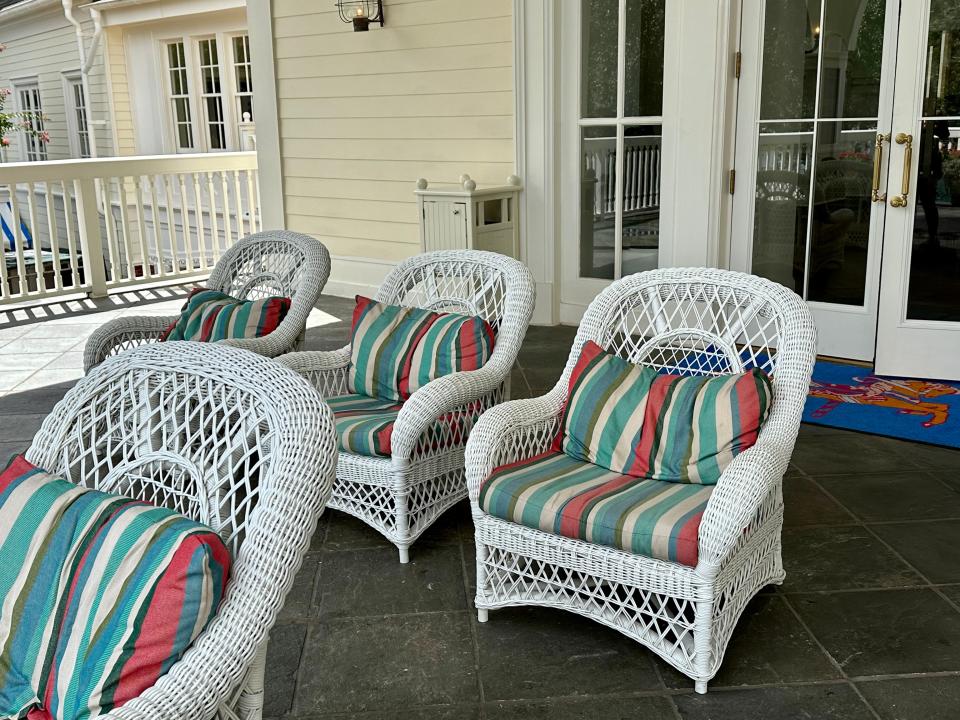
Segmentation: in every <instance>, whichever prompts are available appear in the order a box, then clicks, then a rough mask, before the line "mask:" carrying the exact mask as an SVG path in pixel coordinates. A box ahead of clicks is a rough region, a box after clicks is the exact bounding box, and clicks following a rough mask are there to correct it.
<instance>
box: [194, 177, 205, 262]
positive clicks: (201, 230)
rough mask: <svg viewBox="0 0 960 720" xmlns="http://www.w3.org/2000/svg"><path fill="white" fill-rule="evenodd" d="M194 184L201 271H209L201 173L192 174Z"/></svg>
mask: <svg viewBox="0 0 960 720" xmlns="http://www.w3.org/2000/svg"><path fill="white" fill-rule="evenodd" d="M190 180H191V181H192V182H193V212H194V217H195V218H196V219H197V223H196V230H197V252H198V253H199V254H200V269H201V270H206V269H207V242H206V236H207V231H206V228H205V227H204V224H203V200H202V198H201V197H200V173H190Z"/></svg>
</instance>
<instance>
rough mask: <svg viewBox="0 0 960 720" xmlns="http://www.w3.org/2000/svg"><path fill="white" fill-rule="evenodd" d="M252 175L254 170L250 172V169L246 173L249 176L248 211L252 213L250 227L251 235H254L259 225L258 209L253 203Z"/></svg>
mask: <svg viewBox="0 0 960 720" xmlns="http://www.w3.org/2000/svg"><path fill="white" fill-rule="evenodd" d="M252 173H253V171H252V170H249V169H248V170H247V171H246V174H247V211H248V212H249V213H250V222H249V227H250V233H251V234H253V233H255V232H256V231H257V227H256V223H257V217H256V209H255V207H254V202H253V177H252Z"/></svg>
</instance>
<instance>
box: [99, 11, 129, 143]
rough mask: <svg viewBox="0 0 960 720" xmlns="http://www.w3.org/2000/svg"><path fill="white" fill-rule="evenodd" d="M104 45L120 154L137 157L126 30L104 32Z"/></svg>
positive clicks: (115, 138)
mask: <svg viewBox="0 0 960 720" xmlns="http://www.w3.org/2000/svg"><path fill="white" fill-rule="evenodd" d="M103 42H104V47H105V52H106V54H107V58H108V63H107V68H106V72H107V87H108V88H109V90H110V101H111V105H112V107H113V137H114V142H115V144H116V148H117V155H136V154H137V148H136V144H135V142H134V137H133V109H132V107H131V104H130V85H129V81H128V79H127V61H126V57H125V55H124V46H123V31H122V30H121V29H120V28H107V29H106V30H105V31H104V38H103Z"/></svg>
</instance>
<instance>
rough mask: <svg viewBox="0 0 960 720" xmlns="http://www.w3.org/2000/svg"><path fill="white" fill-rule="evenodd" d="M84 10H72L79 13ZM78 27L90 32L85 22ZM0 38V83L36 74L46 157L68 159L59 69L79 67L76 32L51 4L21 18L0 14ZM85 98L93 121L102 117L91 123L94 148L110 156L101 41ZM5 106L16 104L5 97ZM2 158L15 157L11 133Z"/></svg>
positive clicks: (110, 134)
mask: <svg viewBox="0 0 960 720" xmlns="http://www.w3.org/2000/svg"><path fill="white" fill-rule="evenodd" d="M83 16H84V13H78V17H81V18H82V17H83ZM84 30H85V32H87V33H88V34H89V33H90V32H91V28H90V23H89V21H85V22H84ZM0 42H3V43H5V44H6V45H7V49H6V50H5V51H4V52H2V53H0V87H11V86H12V82H11V81H12V80H14V79H16V78H25V77H36V78H37V80H38V83H39V86H40V102H41V105H42V107H43V112H44V114H45V115H47V117H48V120H47V121H46V123H45V124H44V125H45V128H46V130H48V131H49V133H50V139H51V142H50V145H49V146H48V148H47V154H48V158H49V159H50V160H59V159H65V158H70V157H73V155H72V154H71V151H70V141H69V136H68V126H67V116H66V107H67V106H66V104H65V99H64V86H63V73H64V72H65V71H73V70H79V69H80V56H79V50H78V48H77V36H76V32H75V30H74V28H73V26H72V25H70V24H69V23H67V21H66V18H64V16H63V10H62V8H61V7H60V4H59V3H56V4H55V5H54V6H53V8H52V9H51V10H49V11H42V12H41V11H37V12H36V13H34V14H32V15H30V16H29V17H26V18H18V19H16V20H12V21H5V20H4V19H3V18H2V16H0ZM89 90H90V92H89V97H88V98H87V102H88V103H89V104H90V106H91V109H92V111H93V117H94V119H95V120H105V121H107V122H106V124H105V125H97V126H96V127H95V128H94V130H95V133H96V135H97V149H98V153H99V155H101V156H108V155H113V131H112V128H111V127H110V123H109V106H108V98H107V83H106V77H105V74H104V69H103V46H102V45H101V47H100V49H99V51H98V53H97V60H96V63H95V64H94V68H93V71H92V72H91V74H90V77H89ZM5 107H6V108H7V109H8V110H12V109H14V108H15V107H16V102H15V99H14V98H12V97H11V98H9V99H8V100H7V103H6V106H5ZM11 140H12V144H11V146H10V148H8V155H7V157H8V160H9V161H10V162H15V161H17V160H20V159H21V157H20V139H19V137H11Z"/></svg>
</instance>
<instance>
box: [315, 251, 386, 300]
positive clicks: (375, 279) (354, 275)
mask: <svg viewBox="0 0 960 720" xmlns="http://www.w3.org/2000/svg"><path fill="white" fill-rule="evenodd" d="M394 267H396V263H392V262H387V261H385V260H377V259H375V258H364V257H351V256H347V255H331V256H330V279H329V280H327V285H326V287H324V289H323V293H324V295H333V296H335V297H348V298H352V297H353V296H354V295H365V296H367V297H373V295H374V294H375V293H376V292H377V290H378V289H379V288H380V285H382V284H383V281H384V279H385V278H386V277H387V275H388V274H389V273H390V271H391V270H393V268H394Z"/></svg>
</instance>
